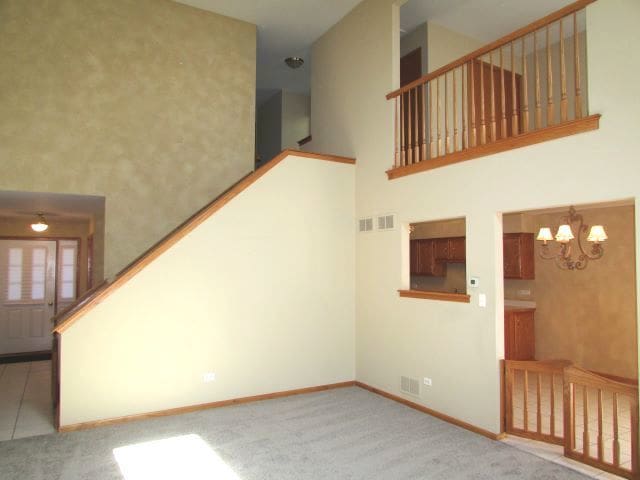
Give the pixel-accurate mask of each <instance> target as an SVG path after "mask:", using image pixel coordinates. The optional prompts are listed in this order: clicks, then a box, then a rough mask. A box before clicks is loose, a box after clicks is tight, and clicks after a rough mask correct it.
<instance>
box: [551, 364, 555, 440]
mask: <svg viewBox="0 0 640 480" xmlns="http://www.w3.org/2000/svg"><path fill="white" fill-rule="evenodd" d="M555 403H556V392H555V379H554V375H553V373H551V397H550V398H549V408H550V409H551V419H550V421H551V425H549V432H550V433H551V436H552V437H555V436H556V406H555Z"/></svg>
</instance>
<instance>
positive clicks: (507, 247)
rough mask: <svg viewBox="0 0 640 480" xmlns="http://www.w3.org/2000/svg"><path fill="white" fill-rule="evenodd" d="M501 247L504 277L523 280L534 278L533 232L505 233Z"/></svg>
mask: <svg viewBox="0 0 640 480" xmlns="http://www.w3.org/2000/svg"><path fill="white" fill-rule="evenodd" d="M503 249H504V257H503V258H504V278H516V279H523V280H533V279H534V278H535V261H534V255H533V233H505V234H504V236H503Z"/></svg>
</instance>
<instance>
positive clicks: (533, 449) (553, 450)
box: [502, 435, 624, 480]
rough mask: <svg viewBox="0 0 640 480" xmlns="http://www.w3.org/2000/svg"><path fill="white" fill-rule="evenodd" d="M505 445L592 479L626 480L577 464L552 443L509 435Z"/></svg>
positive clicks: (504, 440) (505, 439)
mask: <svg viewBox="0 0 640 480" xmlns="http://www.w3.org/2000/svg"><path fill="white" fill-rule="evenodd" d="M502 441H503V442H504V443H506V444H508V445H511V446H512V447H515V448H517V449H518V450H522V451H525V452H529V453H531V454H533V455H535V456H537V457H540V458H544V459H545V460H549V461H550V462H554V463H557V464H559V465H563V466H565V467H567V468H570V469H572V470H575V471H577V472H580V473H582V474H584V475H587V476H589V477H591V478H596V479H599V480H624V479H623V477H619V476H617V475H613V474H611V473H608V472H604V471H602V470H599V469H597V468H593V467H591V466H589V465H586V464H584V463H581V462H576V461H575V460H571V459H570V458H566V457H565V456H564V450H563V448H562V447H561V446H559V445H552V444H550V443H544V442H537V441H535V440H529V439H527V438H520V437H516V436H513V435H508V436H507V437H506V438H504V439H503V440H502Z"/></svg>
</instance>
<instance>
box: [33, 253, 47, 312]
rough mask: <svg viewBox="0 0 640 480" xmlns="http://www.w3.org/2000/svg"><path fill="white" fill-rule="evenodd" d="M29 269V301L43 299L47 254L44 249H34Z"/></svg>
mask: <svg viewBox="0 0 640 480" xmlns="http://www.w3.org/2000/svg"><path fill="white" fill-rule="evenodd" d="M31 258H32V269H31V299H32V300H42V299H44V276H45V265H46V258H47V253H46V250H45V249H44V248H34V249H33V253H32V257H31Z"/></svg>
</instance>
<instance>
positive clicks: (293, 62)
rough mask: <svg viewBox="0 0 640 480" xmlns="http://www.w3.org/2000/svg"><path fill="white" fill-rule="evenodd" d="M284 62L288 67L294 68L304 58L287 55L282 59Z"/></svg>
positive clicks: (299, 64) (300, 64) (302, 61)
mask: <svg viewBox="0 0 640 480" xmlns="http://www.w3.org/2000/svg"><path fill="white" fill-rule="evenodd" d="M284 63H286V64H287V66H288V67H289V68H293V69H294V70H295V69H296V68H300V67H301V66H302V64H303V63H304V60H303V59H302V58H300V57H287V58H285V59H284Z"/></svg>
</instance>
